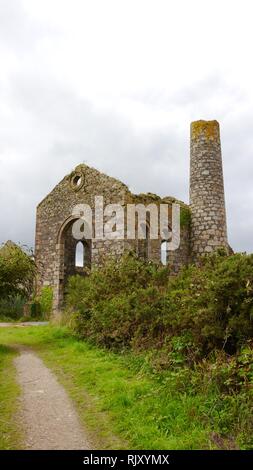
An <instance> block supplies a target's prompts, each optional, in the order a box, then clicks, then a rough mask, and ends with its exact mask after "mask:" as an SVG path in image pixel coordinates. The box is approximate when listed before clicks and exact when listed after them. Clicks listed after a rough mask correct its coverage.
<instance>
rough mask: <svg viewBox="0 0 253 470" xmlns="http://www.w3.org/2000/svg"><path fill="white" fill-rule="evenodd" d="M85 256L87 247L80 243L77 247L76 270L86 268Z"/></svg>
mask: <svg viewBox="0 0 253 470" xmlns="http://www.w3.org/2000/svg"><path fill="white" fill-rule="evenodd" d="M84 255H85V247H84V245H83V243H82V242H78V243H77V245H76V257H75V266H76V268H83V267H84Z"/></svg>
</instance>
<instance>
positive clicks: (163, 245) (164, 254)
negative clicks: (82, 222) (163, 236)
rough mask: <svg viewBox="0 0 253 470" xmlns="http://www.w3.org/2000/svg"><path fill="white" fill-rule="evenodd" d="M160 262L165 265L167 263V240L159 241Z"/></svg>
mask: <svg viewBox="0 0 253 470" xmlns="http://www.w3.org/2000/svg"><path fill="white" fill-rule="evenodd" d="M161 263H162V264H163V265H164V266H166V265H167V264H168V247H167V241H162V243H161Z"/></svg>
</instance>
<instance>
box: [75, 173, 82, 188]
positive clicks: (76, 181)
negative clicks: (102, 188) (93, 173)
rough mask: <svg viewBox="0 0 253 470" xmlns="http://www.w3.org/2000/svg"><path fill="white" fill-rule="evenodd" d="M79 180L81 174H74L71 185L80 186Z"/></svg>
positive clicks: (80, 180)
mask: <svg viewBox="0 0 253 470" xmlns="http://www.w3.org/2000/svg"><path fill="white" fill-rule="evenodd" d="M81 182H82V178H81V176H79V175H76V176H74V178H73V185H74V186H77V187H78V186H80V184H81Z"/></svg>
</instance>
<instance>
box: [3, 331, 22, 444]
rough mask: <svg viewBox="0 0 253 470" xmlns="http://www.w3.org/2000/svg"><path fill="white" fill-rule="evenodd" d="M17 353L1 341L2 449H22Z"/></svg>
mask: <svg viewBox="0 0 253 470" xmlns="http://www.w3.org/2000/svg"><path fill="white" fill-rule="evenodd" d="M14 357H15V352H14V351H13V350H12V349H10V348H9V347H7V346H3V345H1V340H0V449H1V450H9V449H18V448H20V447H21V441H22V438H21V433H20V430H19V428H18V424H17V422H16V419H15V418H16V416H15V415H16V413H17V410H18V396H19V387H18V385H17V384H16V380H15V368H14V365H13V359H14Z"/></svg>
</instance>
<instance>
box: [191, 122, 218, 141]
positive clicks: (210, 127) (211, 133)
mask: <svg viewBox="0 0 253 470" xmlns="http://www.w3.org/2000/svg"><path fill="white" fill-rule="evenodd" d="M201 136H203V137H204V138H205V139H206V140H216V141H217V140H219V139H220V126H219V123H218V121H204V120H200V121H194V122H192V123H191V140H196V139H199V137H201Z"/></svg>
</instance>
